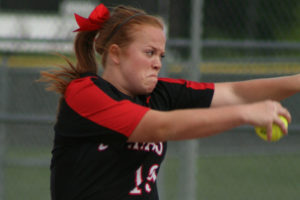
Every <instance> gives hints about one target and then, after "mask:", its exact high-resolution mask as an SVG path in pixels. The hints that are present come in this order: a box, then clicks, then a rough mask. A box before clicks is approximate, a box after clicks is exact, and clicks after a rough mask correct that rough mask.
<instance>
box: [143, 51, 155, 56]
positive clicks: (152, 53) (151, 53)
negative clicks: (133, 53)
mask: <svg viewBox="0 0 300 200" xmlns="http://www.w3.org/2000/svg"><path fill="white" fill-rule="evenodd" d="M145 53H146V54H147V55H148V56H153V55H154V53H155V52H154V50H146V52H145Z"/></svg>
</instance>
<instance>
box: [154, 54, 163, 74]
mask: <svg viewBox="0 0 300 200" xmlns="http://www.w3.org/2000/svg"><path fill="white" fill-rule="evenodd" d="M161 66H162V63H161V58H160V57H159V56H157V57H155V59H154V61H153V64H152V67H153V68H154V69H155V70H158V71H159V70H160V69H161Z"/></svg>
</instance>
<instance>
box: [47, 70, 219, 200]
mask: <svg viewBox="0 0 300 200" xmlns="http://www.w3.org/2000/svg"><path fill="white" fill-rule="evenodd" d="M213 91H214V84H212V83H196V82H191V81H185V80H177V79H170V78H160V79H159V81H158V83H157V85H156V88H155V89H154V91H153V92H152V93H151V94H150V95H146V96H137V97H136V98H131V97H129V96H127V95H125V94H123V93H121V92H120V91H118V90H117V89H116V88H115V87H113V86H112V85H111V84H110V83H108V82H107V81H105V80H104V79H102V78H101V77H99V76H97V75H95V74H84V75H82V77H81V78H79V79H76V80H73V81H72V82H71V83H70V84H69V85H68V87H67V89H66V92H65V95H64V97H63V98H62V100H61V102H60V107H59V112H58V117H57V122H56V124H55V128H54V129H55V139H54V147H53V151H52V160H51V196H52V199H53V200H81V199H88V200H100V199H101V200H118V199H120V200H127V199H130V200H135V199H143V200H157V199H158V191H157V187H156V179H157V174H158V171H159V168H160V164H161V162H162V160H163V158H164V155H165V153H166V147H167V145H166V143H165V142H157V143H151V142H148V143H128V142H126V141H127V138H128V137H129V136H130V134H131V133H132V132H133V130H134V129H135V127H136V126H137V125H138V123H139V122H140V120H141V119H142V118H143V116H144V115H145V113H147V111H149V109H156V110H161V111H167V110H173V109H181V108H196V107H208V106H210V103H211V100H212V96H213Z"/></svg>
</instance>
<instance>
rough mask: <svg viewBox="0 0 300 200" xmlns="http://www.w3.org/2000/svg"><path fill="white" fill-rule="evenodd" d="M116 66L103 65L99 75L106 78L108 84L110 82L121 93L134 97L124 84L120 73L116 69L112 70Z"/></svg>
mask: <svg viewBox="0 0 300 200" xmlns="http://www.w3.org/2000/svg"><path fill="white" fill-rule="evenodd" d="M116 67H117V66H110V67H109V66H107V67H105V69H104V71H103V73H102V75H101V77H102V78H103V79H104V80H106V81H107V82H109V83H110V84H112V85H113V86H114V87H115V88H117V89H118V90H119V91H120V92H122V93H123V94H126V95H127V96H130V97H132V98H134V96H135V95H133V94H131V93H130V92H129V91H128V90H127V89H126V87H124V86H125V84H124V83H123V80H124V79H123V77H122V75H121V74H120V73H119V72H118V71H117V70H114V69H116Z"/></svg>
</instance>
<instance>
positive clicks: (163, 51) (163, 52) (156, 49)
mask: <svg viewBox="0 0 300 200" xmlns="http://www.w3.org/2000/svg"><path fill="white" fill-rule="evenodd" d="M149 47H151V48H153V49H154V50H155V51H161V52H162V54H163V55H164V54H165V50H161V49H158V48H156V47H154V46H152V45H149Z"/></svg>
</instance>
